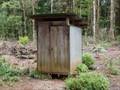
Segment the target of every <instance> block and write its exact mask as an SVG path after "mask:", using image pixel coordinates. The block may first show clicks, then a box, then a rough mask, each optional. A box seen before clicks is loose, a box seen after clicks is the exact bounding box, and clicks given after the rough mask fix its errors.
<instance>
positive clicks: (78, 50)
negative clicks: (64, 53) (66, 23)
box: [70, 26, 82, 74]
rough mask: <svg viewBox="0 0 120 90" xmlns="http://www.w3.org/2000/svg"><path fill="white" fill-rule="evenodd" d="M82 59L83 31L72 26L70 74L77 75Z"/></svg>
mask: <svg viewBox="0 0 120 90" xmlns="http://www.w3.org/2000/svg"><path fill="white" fill-rule="evenodd" d="M81 59H82V31H81V29H80V28H79V27H76V26H70V72H71V74H73V73H75V69H76V66H77V65H78V64H80V63H81Z"/></svg>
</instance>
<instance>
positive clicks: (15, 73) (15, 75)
mask: <svg viewBox="0 0 120 90" xmlns="http://www.w3.org/2000/svg"><path fill="white" fill-rule="evenodd" d="M20 75H21V72H20V70H19V69H18V68H13V67H12V66H11V65H10V64H9V63H7V62H6V61H5V59H4V58H2V57H0V79H1V81H4V82H16V81H18V80H19V76H20Z"/></svg>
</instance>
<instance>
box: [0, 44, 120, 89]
mask: <svg viewBox="0 0 120 90" xmlns="http://www.w3.org/2000/svg"><path fill="white" fill-rule="evenodd" d="M0 43H1V42H0ZM7 44H8V47H9V49H10V48H11V47H13V46H14V45H15V43H12V42H7ZM1 48H2V49H1ZM31 48H32V47H31ZM90 48H91V47H90ZM90 48H89V47H86V48H84V51H85V50H88V51H90ZM0 50H1V51H0V52H3V51H4V53H1V55H2V56H3V57H5V58H6V60H7V61H8V62H9V63H10V64H11V65H16V66H17V67H20V68H30V69H35V68H36V62H35V61H36V58H34V59H19V58H17V57H15V56H14V55H11V54H8V51H9V50H5V49H4V47H3V46H2V44H0ZM6 51H7V53H5V52H6ZM94 56H95V58H96V64H95V65H96V66H97V69H96V71H97V72H100V73H103V74H105V75H106V76H108V78H109V80H110V90H120V75H111V74H110V73H109V70H108V69H107V63H108V62H109V60H110V59H108V58H111V59H114V62H118V63H120V60H119V59H116V57H119V56H120V47H119V46H112V47H109V48H108V49H107V50H106V52H104V53H97V54H96V53H94ZM119 65H120V64H119ZM119 70H120V66H119ZM64 89H65V83H64V80H61V79H45V80H39V79H33V78H30V77H29V76H24V77H21V79H20V81H18V82H16V83H15V84H14V85H12V86H9V85H3V86H0V90H64Z"/></svg>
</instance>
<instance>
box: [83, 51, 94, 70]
mask: <svg viewBox="0 0 120 90" xmlns="http://www.w3.org/2000/svg"><path fill="white" fill-rule="evenodd" d="M82 63H84V64H85V65H87V67H88V68H90V66H91V65H93V64H94V59H93V56H92V55H91V54H89V53H85V54H84V55H83V57H82Z"/></svg>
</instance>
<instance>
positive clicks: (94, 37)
mask: <svg viewBox="0 0 120 90" xmlns="http://www.w3.org/2000/svg"><path fill="white" fill-rule="evenodd" d="M93 39H94V41H96V0H93Z"/></svg>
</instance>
